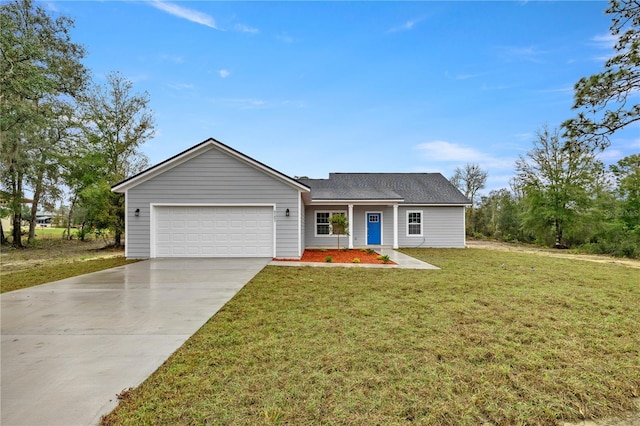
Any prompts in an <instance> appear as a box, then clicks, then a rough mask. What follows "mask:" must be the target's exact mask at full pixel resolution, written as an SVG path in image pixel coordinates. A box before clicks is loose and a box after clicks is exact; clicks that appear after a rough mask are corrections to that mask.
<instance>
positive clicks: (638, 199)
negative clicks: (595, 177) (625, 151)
mask: <svg viewBox="0 0 640 426" xmlns="http://www.w3.org/2000/svg"><path fill="white" fill-rule="evenodd" d="M609 170H611V173H613V176H614V177H615V180H616V193H617V195H618V197H619V198H620V200H621V203H622V210H623V211H622V214H621V216H622V221H623V222H624V223H625V225H626V226H627V228H628V229H634V228H640V154H632V155H629V156H628V157H625V158H623V159H621V160H619V161H618V162H617V163H616V164H612V165H610V166H609Z"/></svg>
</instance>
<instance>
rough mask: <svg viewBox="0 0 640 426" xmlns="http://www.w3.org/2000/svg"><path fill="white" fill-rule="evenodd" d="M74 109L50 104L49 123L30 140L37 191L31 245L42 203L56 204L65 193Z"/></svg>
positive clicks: (31, 182) (31, 168)
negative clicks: (65, 166) (63, 183)
mask: <svg viewBox="0 0 640 426" xmlns="http://www.w3.org/2000/svg"><path fill="white" fill-rule="evenodd" d="M74 112H75V111H74V108H73V106H72V105H71V104H69V103H67V102H63V101H58V100H55V101H52V102H49V103H47V104H46V112H45V113H43V115H44V116H45V117H46V123H45V125H44V126H43V127H41V128H37V129H36V131H35V132H33V133H32V134H31V135H30V137H29V147H28V153H29V156H30V158H31V159H32V161H31V164H30V166H29V173H28V174H27V176H26V183H27V184H28V185H29V186H30V187H31V190H32V192H33V202H32V203H31V219H30V220H29V242H32V241H33V240H34V238H35V226H36V212H37V211H38V209H39V208H40V205H41V204H42V202H46V203H49V204H51V205H54V204H55V202H56V200H58V199H59V198H60V196H61V194H62V191H61V190H60V185H59V181H60V178H61V176H60V175H61V171H62V164H63V163H64V161H65V158H66V157H67V156H68V155H69V152H70V143H71V137H72V133H73V132H74V131H75V130H76V129H77V124H76V123H74V119H73V115H74Z"/></svg>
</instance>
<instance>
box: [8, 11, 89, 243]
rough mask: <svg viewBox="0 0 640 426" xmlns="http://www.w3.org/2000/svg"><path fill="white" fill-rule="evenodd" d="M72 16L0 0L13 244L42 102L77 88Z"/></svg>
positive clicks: (41, 122) (42, 121)
mask: <svg viewBox="0 0 640 426" xmlns="http://www.w3.org/2000/svg"><path fill="white" fill-rule="evenodd" d="M72 27H73V21H72V20H71V19H69V18H67V17H65V16H60V17H58V18H56V19H54V18H52V17H51V16H49V15H48V14H47V13H46V12H45V11H44V9H42V8H41V7H39V6H34V3H33V1H31V0H14V1H10V2H6V3H5V2H3V3H2V4H0V52H1V55H0V153H1V154H2V163H0V175H1V177H2V185H3V187H4V188H6V189H7V190H8V192H9V194H10V195H9V206H10V208H11V210H12V213H13V241H12V242H13V245H14V246H16V247H22V240H21V229H20V224H21V205H22V199H23V192H24V180H25V178H27V177H29V176H30V173H32V172H33V171H34V167H32V166H33V165H34V164H35V163H37V162H38V161H39V159H40V157H35V158H34V157H33V156H31V155H29V152H28V151H29V147H30V146H32V145H33V144H34V143H35V141H34V140H33V139H32V138H31V137H32V136H33V135H34V134H36V133H37V132H38V131H39V130H40V129H45V128H47V127H48V125H49V123H48V117H49V116H47V114H46V111H47V110H48V109H47V105H48V104H50V103H51V102H54V101H55V100H57V99H60V98H62V97H65V96H67V97H68V96H75V95H76V94H77V93H78V92H79V91H80V90H82V89H83V87H84V85H85V82H86V78H87V71H86V69H85V68H84V66H83V65H82V64H81V62H80V60H81V59H82V58H83V57H84V54H85V51H84V48H83V47H82V46H80V45H78V44H75V43H73V42H71V38H70V35H69V30H70V28H72Z"/></svg>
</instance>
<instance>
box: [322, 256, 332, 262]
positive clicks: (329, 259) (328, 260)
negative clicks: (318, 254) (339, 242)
mask: <svg viewBox="0 0 640 426" xmlns="http://www.w3.org/2000/svg"><path fill="white" fill-rule="evenodd" d="M332 259H333V258H332V257H331V256H327V257H325V258H324V261H325V262H327V263H331V260H332Z"/></svg>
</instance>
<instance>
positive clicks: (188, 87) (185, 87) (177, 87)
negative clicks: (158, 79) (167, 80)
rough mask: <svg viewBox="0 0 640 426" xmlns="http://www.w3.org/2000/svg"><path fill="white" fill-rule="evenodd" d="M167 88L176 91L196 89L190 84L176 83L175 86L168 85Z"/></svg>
mask: <svg viewBox="0 0 640 426" xmlns="http://www.w3.org/2000/svg"><path fill="white" fill-rule="evenodd" d="M167 86H169V87H170V88H171V89H174V90H191V89H193V88H194V87H195V86H194V85H193V84H189V83H174V84H167Z"/></svg>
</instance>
